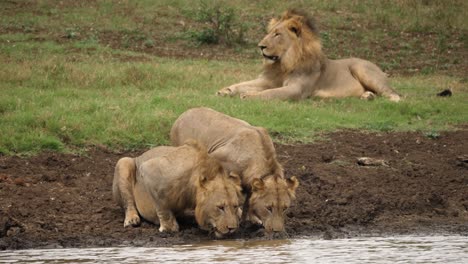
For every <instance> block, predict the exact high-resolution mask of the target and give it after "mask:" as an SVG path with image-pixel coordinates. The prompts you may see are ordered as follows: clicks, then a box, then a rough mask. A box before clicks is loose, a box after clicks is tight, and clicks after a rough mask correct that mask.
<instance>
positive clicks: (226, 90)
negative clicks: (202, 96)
mask: <svg viewBox="0 0 468 264" xmlns="http://www.w3.org/2000/svg"><path fill="white" fill-rule="evenodd" d="M216 95H217V96H233V95H234V91H233V90H232V89H231V88H229V87H225V88H223V89H221V90H219V91H217V92H216Z"/></svg>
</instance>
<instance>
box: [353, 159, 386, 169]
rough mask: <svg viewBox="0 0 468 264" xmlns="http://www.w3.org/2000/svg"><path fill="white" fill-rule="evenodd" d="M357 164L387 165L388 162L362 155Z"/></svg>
mask: <svg viewBox="0 0 468 264" xmlns="http://www.w3.org/2000/svg"><path fill="white" fill-rule="evenodd" d="M357 164H359V165H361V166H387V167H388V163H387V162H386V161H385V160H382V159H374V158H369V157H361V158H358V159H357Z"/></svg>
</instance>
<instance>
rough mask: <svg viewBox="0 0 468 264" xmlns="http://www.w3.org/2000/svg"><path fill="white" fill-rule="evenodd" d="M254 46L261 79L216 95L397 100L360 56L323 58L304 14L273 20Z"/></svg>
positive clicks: (313, 27) (377, 70)
mask: <svg viewBox="0 0 468 264" xmlns="http://www.w3.org/2000/svg"><path fill="white" fill-rule="evenodd" d="M258 46H259V47H260V49H261V51H262V54H263V57H264V69H263V73H262V74H261V75H260V77H259V78H258V79H255V80H252V81H247V82H241V83H238V84H234V85H231V86H229V87H226V88H223V89H221V90H219V91H218V92H217V94H218V95H221V96H226V95H228V96H233V95H237V94H240V97H241V98H243V99H247V98H258V99H264V100H271V99H279V100H301V99H305V98H308V97H321V98H327V97H361V98H363V99H371V98H373V97H375V95H382V96H385V97H387V98H389V99H390V100H391V101H395V102H397V101H399V100H400V96H399V95H398V94H397V93H396V92H395V91H394V90H393V89H392V88H391V87H390V86H389V84H388V80H387V77H386V75H385V73H383V72H382V70H380V68H379V67H378V66H377V65H375V64H373V63H371V62H369V61H367V60H362V59H358V58H350V59H342V60H330V59H327V57H326V56H325V55H324V54H323V53H322V47H321V43H320V38H319V33H318V30H317V28H316V25H315V24H314V22H313V20H312V19H311V18H309V17H308V16H307V15H306V14H304V13H302V12H298V11H287V12H285V13H284V14H283V15H282V17H281V18H280V19H279V20H276V19H272V20H271V21H270V24H269V26H268V34H267V35H266V36H265V38H263V40H262V41H260V43H259V44H258Z"/></svg>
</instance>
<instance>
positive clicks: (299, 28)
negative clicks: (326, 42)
mask: <svg viewBox="0 0 468 264" xmlns="http://www.w3.org/2000/svg"><path fill="white" fill-rule="evenodd" d="M258 46H259V47H260V49H261V51H262V54H263V57H264V58H265V65H266V67H267V68H269V67H270V68H271V67H273V68H278V67H279V68H280V69H281V71H282V72H286V73H290V72H292V71H294V70H309V69H310V68H314V67H317V65H318V66H320V65H321V61H322V60H323V57H324V55H323V53H322V48H321V43H320V38H319V33H318V30H317V27H316V25H315V22H314V20H313V19H312V18H311V17H308V16H307V15H306V14H305V13H302V12H299V11H296V10H289V11H286V12H285V13H284V14H283V15H282V16H281V18H280V19H279V20H277V19H274V18H273V19H272V20H271V21H270V23H269V26H268V33H267V35H266V36H265V37H264V38H263V39H262V41H260V43H259V44H258Z"/></svg>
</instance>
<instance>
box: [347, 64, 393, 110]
mask: <svg viewBox="0 0 468 264" xmlns="http://www.w3.org/2000/svg"><path fill="white" fill-rule="evenodd" d="M350 71H351V74H352V75H353V76H354V78H356V79H357V80H358V81H359V82H360V83H361V85H362V86H363V87H364V88H365V89H366V90H367V91H370V92H372V93H375V94H377V95H382V96H385V97H387V98H389V99H390V101H394V102H398V101H400V96H399V95H398V94H397V93H396V92H395V91H394V90H393V89H392V88H391V87H390V85H389V84H388V80H387V76H386V75H385V73H384V72H382V71H381V70H380V69H379V67H377V65H375V64H372V63H371V62H368V61H360V62H358V63H355V64H353V65H351V67H350ZM363 96H364V97H368V94H364V95H363ZM361 98H362V97H361ZM366 99H367V98H366Z"/></svg>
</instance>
